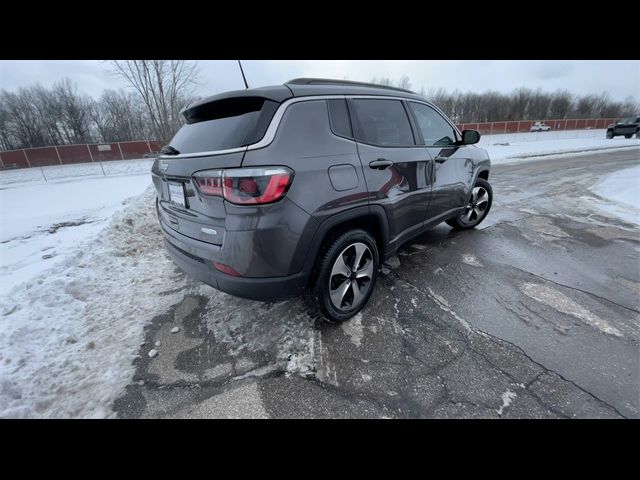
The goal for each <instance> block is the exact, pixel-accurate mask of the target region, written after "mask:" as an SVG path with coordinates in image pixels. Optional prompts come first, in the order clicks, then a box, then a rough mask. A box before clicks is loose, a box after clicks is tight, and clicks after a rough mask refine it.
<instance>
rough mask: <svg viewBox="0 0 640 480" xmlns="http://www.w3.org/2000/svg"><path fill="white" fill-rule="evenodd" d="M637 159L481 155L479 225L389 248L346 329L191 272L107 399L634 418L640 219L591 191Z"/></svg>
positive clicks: (137, 403) (287, 409)
mask: <svg viewBox="0 0 640 480" xmlns="http://www.w3.org/2000/svg"><path fill="white" fill-rule="evenodd" d="M639 163H640V149H625V150H620V151H616V152H607V153H597V154H592V155H583V156H575V157H568V158H567V157H565V158H561V159H560V158H558V159H547V160H544V161H531V162H527V163H522V164H517V165H499V166H494V167H493V168H492V172H491V176H490V182H491V184H492V186H493V189H494V195H495V199H494V204H493V207H492V210H491V212H490V213H489V216H488V217H487V219H486V220H485V222H484V223H483V224H482V225H481V226H480V227H478V228H477V229H475V230H472V231H465V232H457V231H453V230H451V229H450V228H449V227H448V226H446V225H444V224H443V225H440V226H438V227H436V228H435V229H434V230H432V231H430V232H428V233H426V234H423V235H421V236H420V237H418V238H416V239H415V240H414V241H412V242H411V243H409V244H407V245H405V246H404V247H402V248H401V250H400V251H399V252H398V254H397V256H396V257H393V258H391V259H389V261H388V262H387V264H386V265H385V266H384V267H383V273H382V275H381V276H380V278H379V282H378V285H377V287H376V290H375V292H374V294H373V295H372V297H371V300H370V301H369V304H368V305H367V306H366V307H365V309H364V310H363V311H362V312H361V313H360V314H358V315H357V316H356V317H354V318H353V319H351V320H350V321H348V322H346V323H345V324H342V325H331V324H327V323H325V322H323V321H321V320H318V319H312V318H310V317H309V316H308V315H307V313H306V309H305V307H304V304H303V303H302V301H301V300H299V299H292V300H288V301H285V302H278V303H260V302H252V301H248V300H243V299H239V298H234V297H231V296H229V295H226V294H223V293H220V292H217V291H215V290H214V289H212V288H210V287H208V286H204V285H201V284H199V283H197V282H190V283H189V284H188V286H187V287H186V288H185V289H184V297H183V299H182V301H181V302H180V303H178V304H177V305H174V306H173V307H172V308H171V309H170V310H169V311H167V312H165V313H164V314H163V315H160V316H158V317H156V318H155V319H153V321H152V322H151V323H150V324H149V325H148V326H147V329H146V339H145V343H144V344H143V345H141V347H140V352H139V353H140V355H139V358H138V359H137V360H136V361H135V365H136V374H135V376H134V379H133V383H132V384H131V385H129V386H128V387H127V389H126V392H125V393H124V395H123V396H122V397H121V398H120V399H118V400H117V401H116V403H115V405H114V409H115V410H116V412H117V413H118V416H119V417H121V418H131V417H134V418H137V417H142V418H150V417H153V418H155V417H178V418H282V417H285V418H335V417H337V418H354V417H355V418H500V417H503V418H564V417H570V418H585V417H586V418H620V417H632V418H638V417H640V380H639V378H640V367H639V365H640V349H639V346H640V313H639V312H640V229H639V227H637V226H635V225H631V224H627V223H625V222H623V221H621V220H619V219H616V218H613V217H610V216H608V215H607V214H606V213H605V210H604V209H603V208H601V207H603V205H606V200H604V199H601V198H599V197H597V196H596V195H595V194H593V193H592V192H591V191H590V190H589V187H590V186H592V185H593V184H594V183H595V182H597V181H598V180H599V179H600V178H602V177H603V176H604V175H606V174H608V173H612V172H614V171H616V170H619V169H623V168H628V167H632V166H635V165H638V164H639ZM181 275H182V274H180V273H179V272H178V271H176V276H181ZM175 327H178V328H179V330H178V331H177V332H175ZM172 329H173V330H174V332H173V333H172ZM156 342H159V344H156ZM152 348H153V349H156V350H157V351H158V352H159V353H158V355H157V356H155V357H154V358H150V357H149V356H148V352H149V350H151V349H152Z"/></svg>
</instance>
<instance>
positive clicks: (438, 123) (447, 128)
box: [409, 102, 456, 147]
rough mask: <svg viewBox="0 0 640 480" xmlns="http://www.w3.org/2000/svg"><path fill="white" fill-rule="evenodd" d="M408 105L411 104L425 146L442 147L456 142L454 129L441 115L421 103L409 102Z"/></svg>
mask: <svg viewBox="0 0 640 480" xmlns="http://www.w3.org/2000/svg"><path fill="white" fill-rule="evenodd" d="M409 105H411V109H412V110H413V113H414V115H415V117H416V122H417V123H418V128H419V129H420V132H421V134H422V137H423V139H424V144H425V145H426V146H428V147H442V146H447V145H453V144H455V143H456V133H455V130H454V129H453V127H452V126H451V125H450V124H449V122H447V121H446V120H445V119H444V118H443V117H442V115H440V114H439V113H438V112H436V111H435V110H434V109H433V108H431V107H428V106H427V105H424V104H422V103H414V102H410V103H409Z"/></svg>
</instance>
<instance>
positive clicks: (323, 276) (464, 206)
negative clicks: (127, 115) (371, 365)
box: [152, 79, 493, 321]
mask: <svg viewBox="0 0 640 480" xmlns="http://www.w3.org/2000/svg"><path fill="white" fill-rule="evenodd" d="M183 115H184V117H185V119H186V123H185V125H184V126H183V127H182V128H181V129H180V130H179V131H178V133H177V134H176V135H175V137H174V138H173V140H172V141H171V143H170V145H167V146H166V147H164V148H163V149H162V151H161V154H160V156H159V157H158V158H157V159H156V161H155V162H154V165H153V170H152V177H153V183H154V185H155V188H156V190H157V200H156V209H157V213H158V218H159V221H160V225H161V227H162V231H163V232H164V237H165V243H166V247H167V249H168V250H169V252H170V254H171V256H172V258H173V260H174V262H175V263H176V264H177V265H178V266H179V267H180V268H181V269H182V270H184V271H185V272H186V273H187V274H189V275H190V276H192V277H194V278H196V279H198V280H201V281H203V282H205V283H207V284H209V285H211V286H213V287H215V288H217V289H219V290H222V291H224V292H227V293H230V294H232V295H237V296H240V297H246V298H251V299H255V300H264V301H272V300H276V299H280V298H283V297H285V296H288V295H296V294H304V297H305V299H306V300H307V302H308V304H309V306H310V307H311V309H312V310H313V311H314V312H315V313H319V314H322V315H324V316H325V317H326V318H328V319H329V320H332V321H343V320H346V319H348V318H350V317H351V316H353V315H354V314H356V313H357V312H358V311H359V310H360V309H362V307H363V306H364V305H365V304H366V303H367V300H368V299H369V297H370V295H371V293H372V291H373V289H374V287H375V284H376V278H377V276H378V271H379V268H380V264H381V262H383V261H384V259H385V258H386V257H388V256H390V255H393V253H394V252H395V251H396V250H397V249H398V247H399V246H400V245H402V244H403V243H404V242H406V241H407V240H410V239H411V238H413V237H415V236H416V235H419V234H420V233H422V232H424V231H425V230H427V229H429V228H431V227H433V226H435V225H437V224H439V223H441V222H443V221H444V222H447V223H448V224H449V225H450V226H452V227H454V228H459V229H468V228H473V227H475V226H476V225H478V224H479V223H480V222H482V220H483V219H484V218H485V217H486V215H487V213H488V212H489V209H490V208H491V202H492V198H493V193H492V190H491V186H490V185H489V183H488V179H489V168H490V161H489V158H488V155H487V153H486V152H485V151H484V150H482V149H480V148H477V147H476V146H475V145H473V144H475V143H477V142H478V140H479V139H480V134H479V133H478V132H477V131H475V130H465V131H462V132H460V131H459V130H458V129H457V128H456V127H455V125H454V124H453V123H451V121H450V120H449V119H447V117H446V116H445V115H444V114H443V113H442V112H441V111H440V110H438V108H436V107H435V106H433V105H432V104H430V103H429V102H428V101H426V100H425V99H424V98H423V97H421V96H419V95H417V94H415V93H413V92H410V91H407V90H401V89H396V88H391V87H383V86H379V85H371V84H363V83H357V82H347V81H337V80H321V79H295V80H291V81H290V82H287V83H286V84H284V85H278V86H273V87H264V88H254V89H247V90H240V91H234V92H227V93H222V94H220V95H215V96H213V97H209V98H207V99H205V100H201V101H198V102H196V103H193V104H191V105H189V106H188V107H187V108H186V109H185V110H184V112H183Z"/></svg>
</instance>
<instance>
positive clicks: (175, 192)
mask: <svg viewBox="0 0 640 480" xmlns="http://www.w3.org/2000/svg"><path fill="white" fill-rule="evenodd" d="M169 200H171V202H173V203H175V204H177V205H180V206H181V207H185V206H186V202H185V201H184V186H183V185H182V184H181V183H170V184H169Z"/></svg>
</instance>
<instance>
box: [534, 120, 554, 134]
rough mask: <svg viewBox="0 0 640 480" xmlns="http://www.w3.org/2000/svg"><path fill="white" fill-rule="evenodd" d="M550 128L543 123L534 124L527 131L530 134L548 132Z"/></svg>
mask: <svg viewBox="0 0 640 480" xmlns="http://www.w3.org/2000/svg"><path fill="white" fill-rule="evenodd" d="M549 130H551V127H550V126H549V125H547V124H545V123H544V122H536V123H534V124H533V125H532V126H531V128H530V129H529V131H530V132H548V131H549Z"/></svg>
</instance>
